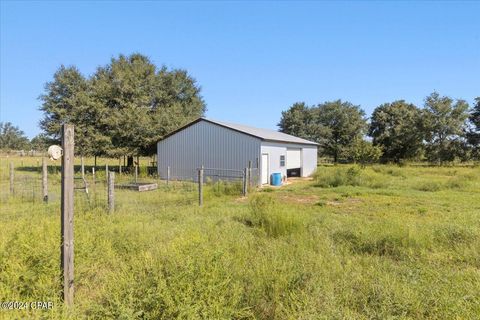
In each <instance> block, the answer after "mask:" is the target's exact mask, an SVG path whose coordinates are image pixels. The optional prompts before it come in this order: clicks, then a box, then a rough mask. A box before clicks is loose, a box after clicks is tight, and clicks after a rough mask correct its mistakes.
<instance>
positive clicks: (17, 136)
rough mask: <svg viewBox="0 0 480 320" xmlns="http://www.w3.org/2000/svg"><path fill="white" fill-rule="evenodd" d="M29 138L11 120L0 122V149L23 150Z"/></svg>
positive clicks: (26, 147) (27, 146) (27, 145)
mask: <svg viewBox="0 0 480 320" xmlns="http://www.w3.org/2000/svg"><path fill="white" fill-rule="evenodd" d="M28 148H29V140H28V138H27V137H26V136H25V133H24V132H23V131H22V130H20V129H19V128H18V127H17V126H14V125H13V124H12V123H11V122H0V149H7V150H25V149H28Z"/></svg>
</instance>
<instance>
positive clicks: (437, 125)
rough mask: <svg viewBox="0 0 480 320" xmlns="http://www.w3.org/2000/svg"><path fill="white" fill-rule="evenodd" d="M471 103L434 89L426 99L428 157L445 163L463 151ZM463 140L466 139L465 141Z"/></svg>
mask: <svg viewBox="0 0 480 320" xmlns="http://www.w3.org/2000/svg"><path fill="white" fill-rule="evenodd" d="M468 107H469V106H468V103H467V102H466V101H464V100H456V101H454V100H453V99H452V98H450V97H447V96H443V97H442V96H440V94H438V93H437V92H433V93H432V94H431V95H429V96H428V97H427V98H426V99H425V107H424V116H423V129H424V133H425V138H426V142H427V157H428V159H429V160H430V161H432V162H439V163H440V164H443V163H444V162H445V161H452V160H454V159H455V158H456V157H462V158H464V157H465V156H464V155H462V153H463V151H462V149H463V148H459V147H458V146H461V145H464V143H463V141H464V133H465V125H466V119H467V118H468ZM462 140H463V141H462Z"/></svg>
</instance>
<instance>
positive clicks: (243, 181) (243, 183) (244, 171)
mask: <svg viewBox="0 0 480 320" xmlns="http://www.w3.org/2000/svg"><path fill="white" fill-rule="evenodd" d="M247 175H248V169H247V168H245V169H243V175H242V186H243V188H242V194H243V196H244V197H245V196H246V195H247V178H248V177H247Z"/></svg>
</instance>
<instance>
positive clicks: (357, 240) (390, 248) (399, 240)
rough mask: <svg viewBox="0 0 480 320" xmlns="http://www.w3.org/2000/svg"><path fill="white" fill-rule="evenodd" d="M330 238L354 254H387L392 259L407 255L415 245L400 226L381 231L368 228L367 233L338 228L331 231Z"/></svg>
mask: <svg viewBox="0 0 480 320" xmlns="http://www.w3.org/2000/svg"><path fill="white" fill-rule="evenodd" d="M332 239H333V241H334V242H335V243H337V244H341V245H343V246H345V247H346V248H347V249H348V250H349V251H351V252H352V253H355V254H366V255H377V256H388V257H390V258H394V259H402V258H403V257H405V256H406V255H408V251H409V249H410V248H411V247H415V246H416V243H415V241H414V240H413V239H412V238H410V236H409V234H408V231H406V230H403V229H402V228H399V229H397V230H388V231H381V232H379V230H370V232H368V233H360V232H356V231H352V230H339V231H336V232H334V233H333V235H332Z"/></svg>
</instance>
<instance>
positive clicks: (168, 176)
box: [167, 166, 170, 186]
mask: <svg viewBox="0 0 480 320" xmlns="http://www.w3.org/2000/svg"><path fill="white" fill-rule="evenodd" d="M169 182H170V166H168V167H167V186H168V184H169Z"/></svg>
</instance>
